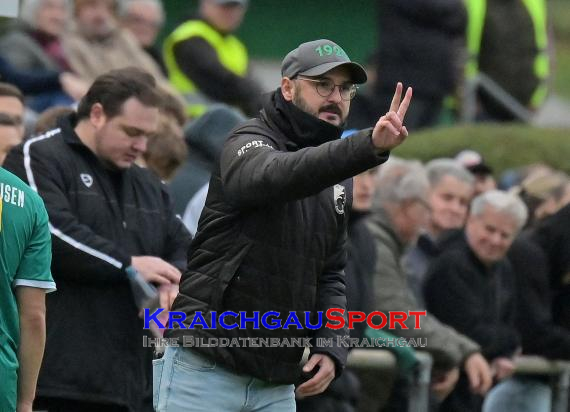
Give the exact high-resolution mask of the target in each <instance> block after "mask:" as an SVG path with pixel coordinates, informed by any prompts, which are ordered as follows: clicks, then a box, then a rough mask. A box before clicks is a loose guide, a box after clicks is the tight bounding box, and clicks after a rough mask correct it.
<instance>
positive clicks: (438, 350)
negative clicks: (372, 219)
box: [370, 225, 480, 369]
mask: <svg viewBox="0 0 570 412" xmlns="http://www.w3.org/2000/svg"><path fill="white" fill-rule="evenodd" d="M370 228H371V232H372V234H373V235H374V236H375V243H376V247H377V252H378V253H377V260H376V269H375V271H374V275H373V285H374V287H373V289H374V303H373V306H372V310H379V311H381V312H383V313H385V314H386V316H389V312H391V311H401V312H406V313H408V312H409V311H423V310H425V308H422V307H421V306H420V305H419V303H418V302H417V300H416V298H415V297H414V295H413V293H412V290H411V289H410V288H409V286H408V284H407V282H406V279H405V277H404V273H403V269H402V267H401V266H400V264H399V262H398V261H397V260H396V258H395V256H394V255H393V253H391V252H390V251H389V248H388V247H386V245H385V244H384V243H383V242H384V240H383V238H382V237H381V236H378V234H377V231H376V229H375V228H374V227H373V226H372V225H371V226H370ZM404 324H405V325H406V327H407V329H404V328H402V327H401V326H400V325H399V324H397V323H396V324H395V325H394V326H395V329H390V330H389V332H390V333H392V334H393V335H395V336H398V337H403V338H406V339H411V338H413V339H422V338H423V339H426V341H427V347H426V350H427V351H429V352H430V354H432V356H433V358H434V363H435V367H436V368H438V369H449V368H451V367H453V366H460V365H461V364H462V363H463V361H464V360H465V358H466V357H468V356H469V355H471V354H472V353H475V352H478V351H479V350H480V348H479V345H478V344H476V343H475V342H473V341H472V340H471V339H469V338H467V337H466V336H464V335H462V334H460V333H458V332H457V331H456V330H455V329H453V328H452V327H450V326H447V325H445V324H443V323H441V322H440V321H439V320H438V319H437V318H436V317H435V316H434V315H433V314H432V313H430V312H427V313H426V316H421V317H420V329H416V328H415V319H414V318H413V317H412V316H409V317H408V319H407V320H406V321H405V322H404Z"/></svg>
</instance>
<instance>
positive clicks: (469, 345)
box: [369, 159, 491, 399]
mask: <svg viewBox="0 0 570 412" xmlns="http://www.w3.org/2000/svg"><path fill="white" fill-rule="evenodd" d="M429 188H430V186H429V181H428V179H427V176H426V173H425V171H424V170H423V167H421V166H420V165H417V164H415V163H411V162H406V161H402V160H400V161H394V159H390V161H388V163H387V164H386V165H383V166H382V167H381V169H380V179H379V188H378V190H377V195H376V199H375V204H374V206H373V208H372V214H371V217H370V225H369V228H370V231H371V233H372V236H373V238H374V245H375V249H376V254H377V258H376V267H375V270H374V275H373V282H374V288H373V295H374V296H373V308H374V310H380V311H382V312H384V313H386V314H388V312H390V311H404V312H406V313H408V311H416V310H422V309H423V308H422V306H421V305H420V304H419V303H418V302H417V300H416V299H415V297H414V295H413V293H412V290H411V288H410V286H409V284H408V279H407V278H406V274H405V272H404V269H403V267H402V265H401V263H400V261H401V257H402V254H403V252H404V249H405V247H406V246H409V245H412V244H413V243H414V242H415V240H416V239H417V237H418V235H419V233H420V231H421V229H422V228H424V227H426V226H427V225H428V222H429V218H430V206H429V203H428V196H429ZM395 326H396V328H395V329H393V330H390V332H391V333H393V334H394V335H396V336H401V337H404V338H416V339H418V338H425V339H427V342H428V346H427V348H426V350H428V351H429V352H430V353H431V354H432V356H433V358H434V371H435V374H436V376H434V378H433V381H434V384H433V387H432V389H433V390H434V392H435V394H436V396H437V397H438V398H439V399H442V398H445V396H446V395H447V394H448V393H449V392H450V391H451V390H452V389H453V387H454V386H455V384H456V381H457V378H458V375H459V373H458V371H459V368H460V367H461V366H463V367H464V368H465V371H466V373H467V375H468V376H469V377H470V382H471V385H472V389H473V391H474V392H475V393H478V394H484V393H485V392H486V391H487V389H488V388H489V387H490V385H491V374H490V371H489V366H488V364H487V362H486V361H485V360H484V359H483V357H482V356H481V355H480V353H479V351H480V348H479V345H478V344H476V343H475V342H473V341H472V340H471V339H469V338H467V337H466V336H464V335H461V334H459V333H458V332H456V331H455V330H454V329H452V328H451V327H449V326H446V325H444V324H443V323H441V322H440V321H439V320H438V319H436V318H435V317H434V316H433V315H432V314H431V313H429V312H428V313H427V316H425V317H422V321H421V329H416V328H414V321H413V319H412V318H411V317H410V318H409V319H408V320H407V321H406V326H407V327H408V329H404V328H402V327H400V326H399V325H395Z"/></svg>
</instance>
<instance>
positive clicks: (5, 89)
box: [0, 83, 24, 140]
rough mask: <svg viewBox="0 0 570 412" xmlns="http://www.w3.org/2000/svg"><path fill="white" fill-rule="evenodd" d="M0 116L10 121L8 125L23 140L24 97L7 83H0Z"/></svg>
mask: <svg viewBox="0 0 570 412" xmlns="http://www.w3.org/2000/svg"><path fill="white" fill-rule="evenodd" d="M0 114H2V115H4V116H5V117H8V118H9V119H10V123H13V125H14V127H16V129H17V130H18V135H19V138H20V140H22V139H23V138H24V95H23V94H22V92H21V91H20V90H19V89H18V88H17V87H15V86H12V85H11V84H8V83H0ZM4 122H5V123H6V122H8V121H7V120H5V121H4Z"/></svg>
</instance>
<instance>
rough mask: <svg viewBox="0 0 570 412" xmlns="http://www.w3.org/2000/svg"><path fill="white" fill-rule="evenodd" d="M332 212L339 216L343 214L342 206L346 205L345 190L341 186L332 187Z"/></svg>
mask: <svg viewBox="0 0 570 412" xmlns="http://www.w3.org/2000/svg"><path fill="white" fill-rule="evenodd" d="M333 193H334V210H336V212H337V213H338V214H339V215H343V214H344V206H345V205H346V190H345V188H344V186H343V185H334V187H333Z"/></svg>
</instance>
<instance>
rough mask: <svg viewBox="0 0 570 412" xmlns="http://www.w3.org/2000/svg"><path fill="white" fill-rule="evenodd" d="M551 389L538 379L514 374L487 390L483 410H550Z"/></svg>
mask: <svg viewBox="0 0 570 412" xmlns="http://www.w3.org/2000/svg"><path fill="white" fill-rule="evenodd" d="M551 397H552V391H551V389H550V386H549V385H548V384H547V383H544V382H541V381H540V380H537V379H533V378H528V377H522V376H514V377H512V378H509V379H506V380H504V381H502V382H499V383H498V384H497V385H496V386H495V387H494V388H493V389H491V390H490V391H489V393H488V394H487V396H486V397H485V402H484V403H483V412H504V411H513V412H550V410H551Z"/></svg>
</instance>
